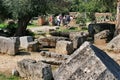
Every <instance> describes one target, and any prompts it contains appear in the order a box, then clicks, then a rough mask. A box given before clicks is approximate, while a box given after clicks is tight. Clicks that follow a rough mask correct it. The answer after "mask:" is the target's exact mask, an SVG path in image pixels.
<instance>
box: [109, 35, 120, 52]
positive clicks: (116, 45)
mask: <svg viewBox="0 0 120 80" xmlns="http://www.w3.org/2000/svg"><path fill="white" fill-rule="evenodd" d="M107 50H109V51H114V52H120V34H119V35H118V36H116V37H114V38H113V39H112V40H111V41H110V42H109V43H108V44H107Z"/></svg>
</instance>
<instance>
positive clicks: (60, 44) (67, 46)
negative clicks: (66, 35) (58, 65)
mask: <svg viewBox="0 0 120 80" xmlns="http://www.w3.org/2000/svg"><path fill="white" fill-rule="evenodd" d="M55 51H56V53H59V54H68V55H69V54H72V52H73V44H72V42H70V41H57V44H56V48H55Z"/></svg>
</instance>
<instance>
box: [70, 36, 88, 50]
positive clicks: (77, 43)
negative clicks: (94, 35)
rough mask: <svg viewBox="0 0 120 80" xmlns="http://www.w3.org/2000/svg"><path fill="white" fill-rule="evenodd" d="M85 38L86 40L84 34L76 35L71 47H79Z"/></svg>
mask: <svg viewBox="0 0 120 80" xmlns="http://www.w3.org/2000/svg"><path fill="white" fill-rule="evenodd" d="M86 40H87V38H86V37H85V36H76V37H75V38H74V39H73V41H72V42H73V48H74V49H77V48H79V47H80V46H81V45H82V44H83V43H84V42H85V41H86Z"/></svg>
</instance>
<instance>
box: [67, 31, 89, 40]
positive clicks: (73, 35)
mask: <svg viewBox="0 0 120 80" xmlns="http://www.w3.org/2000/svg"><path fill="white" fill-rule="evenodd" d="M76 36H80V37H81V36H86V37H87V36H88V33H87V32H70V34H69V38H70V40H74V39H75V37H76Z"/></svg>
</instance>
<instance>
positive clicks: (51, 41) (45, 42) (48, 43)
mask: <svg viewBox="0 0 120 80" xmlns="http://www.w3.org/2000/svg"><path fill="white" fill-rule="evenodd" d="M59 40H68V38H65V37H44V38H39V39H38V41H39V43H40V44H41V45H42V46H43V47H55V46H56V43H57V41H59Z"/></svg>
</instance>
